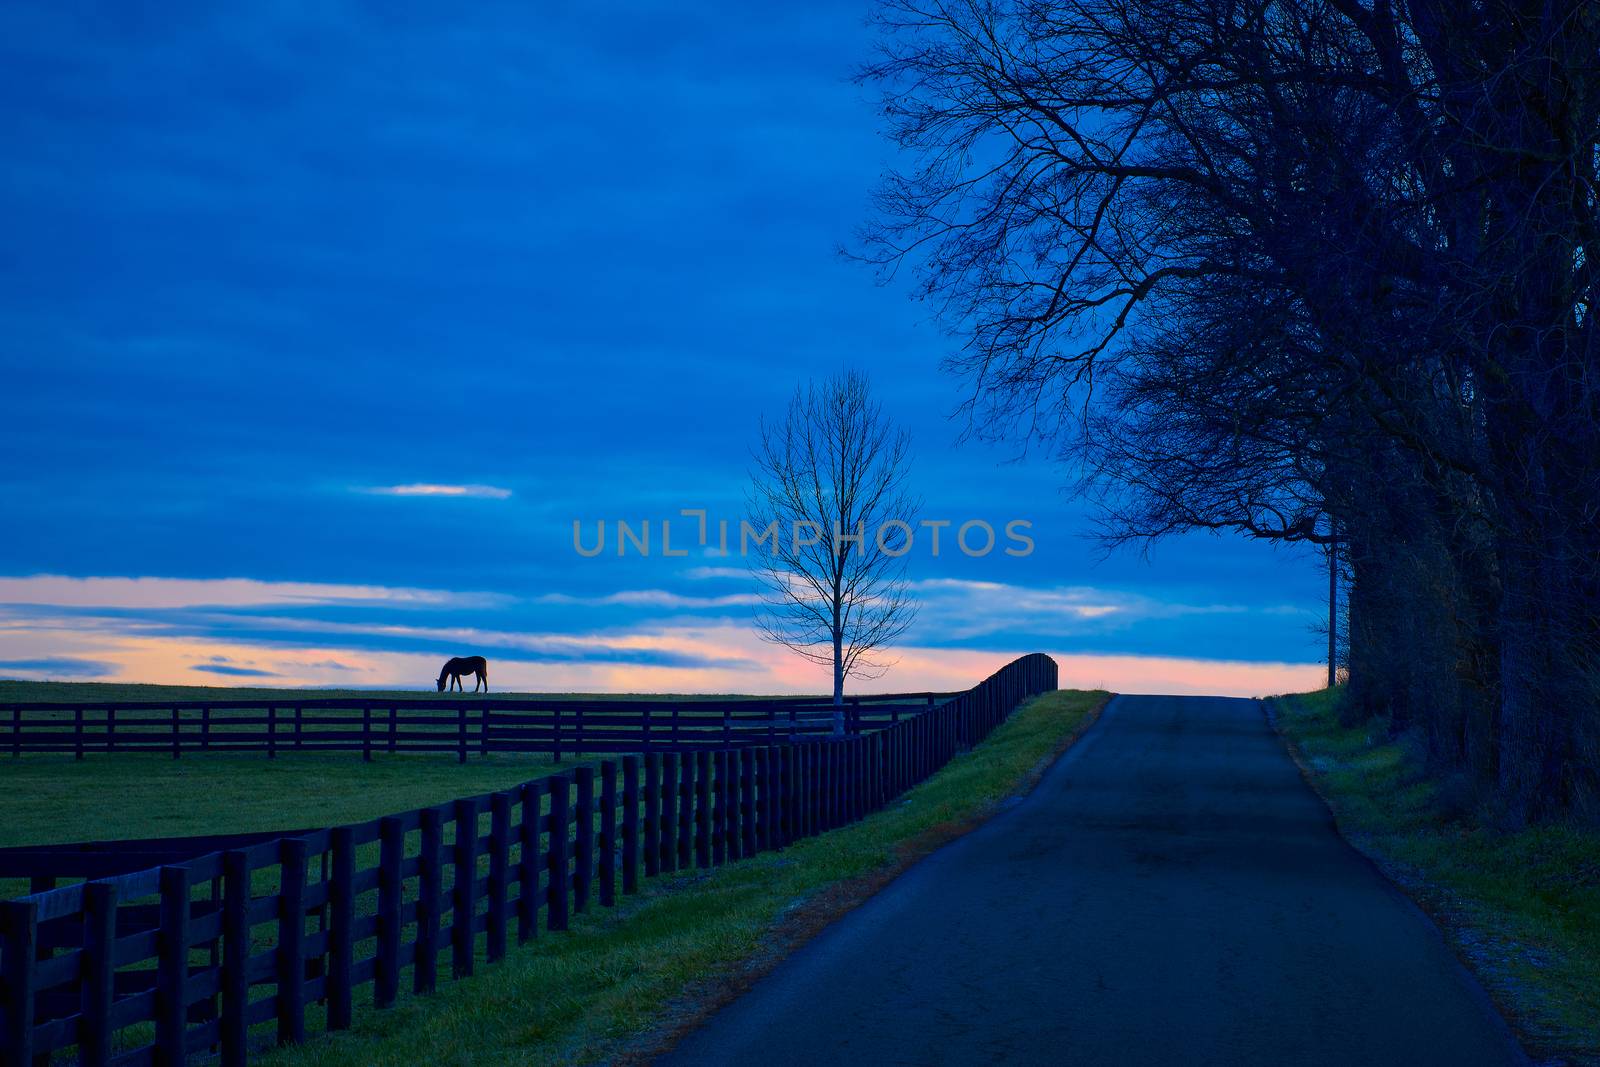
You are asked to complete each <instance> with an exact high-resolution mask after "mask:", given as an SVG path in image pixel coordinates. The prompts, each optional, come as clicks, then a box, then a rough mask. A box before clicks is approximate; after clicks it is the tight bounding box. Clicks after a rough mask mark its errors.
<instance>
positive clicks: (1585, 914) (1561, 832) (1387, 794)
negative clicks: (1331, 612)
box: [1277, 690, 1600, 1067]
mask: <svg viewBox="0 0 1600 1067" xmlns="http://www.w3.org/2000/svg"><path fill="white" fill-rule="evenodd" d="M1336 700H1337V692H1336V691H1335V690H1323V691H1322V692H1319V693H1312V694H1309V695H1305V696H1295V697H1287V698H1284V699H1283V700H1282V701H1280V702H1279V713H1278V716H1277V722H1278V725H1279V727H1280V729H1281V730H1282V731H1283V733H1284V734H1285V736H1286V737H1287V738H1288V740H1289V741H1290V744H1291V746H1292V747H1293V748H1294V749H1295V751H1296V755H1297V757H1298V758H1299V760H1300V762H1301V765H1302V767H1304V768H1306V770H1307V772H1308V776H1309V777H1310V779H1311V781H1312V784H1313V785H1315V786H1316V787H1317V789H1318V791H1319V792H1321V793H1322V795H1323V796H1324V797H1325V798H1327V800H1328V803H1329V805H1330V806H1331V807H1332V808H1333V811H1334V814H1335V816H1336V817H1337V819H1338V822H1339V828H1340V830H1341V831H1342V832H1343V833H1344V834H1345V836H1346V837H1347V838H1348V839H1349V840H1350V841H1351V843H1353V844H1354V845H1356V846H1357V847H1358V848H1360V849H1361V850H1362V851H1364V852H1366V853H1367V854H1368V855H1369V856H1371V857H1372V858H1373V859H1374V860H1375V861H1376V862H1378V864H1379V865H1380V866H1381V867H1383V868H1384V870H1385V871H1386V873H1388V874H1389V875H1390V877H1392V878H1394V879H1395V880H1396V881H1397V882H1399V883H1400V884H1401V885H1402V886H1404V887H1405V888H1406V890H1407V891H1408V892H1410V893H1411V895H1412V896H1413V897H1414V898H1415V899H1416V900H1417V901H1418V902H1419V903H1420V904H1422V906H1423V907H1424V908H1425V909H1426V910H1427V911H1429V912H1430V913H1431V914H1433V915H1434V916H1435V918H1436V919H1438V920H1439V921H1440V924H1441V925H1442V926H1443V927H1444V928H1445V929H1446V930H1447V931H1448V934H1449V936H1450V938H1451V941H1452V943H1453V945H1454V947H1455V949H1456V951H1457V953H1458V955H1460V956H1461V957H1462V958H1463V959H1464V960H1465V961H1466V962H1467V963H1468V964H1469V965H1470V966H1471V967H1472V969H1473V970H1474V971H1475V972H1476V973H1477V974H1478V976H1479V978H1480V979H1481V980H1482V981H1483V983H1484V985H1485V986H1486V987H1488V989H1489V990H1490V992H1491V993H1492V995H1493V996H1494V998H1495V1000H1496V1001H1497V1002H1498V1003H1499V1004H1500V1006H1501V1007H1502V1009H1503V1010H1505V1011H1506V1012H1507V1013H1508V1014H1510V1015H1511V1016H1513V1017H1514V1019H1515V1020H1516V1022H1517V1024H1518V1030H1519V1032H1520V1033H1521V1034H1522V1036H1523V1038H1524V1041H1525V1043H1526V1044H1528V1045H1529V1046H1530V1051H1533V1052H1535V1053H1537V1054H1538V1055H1539V1056H1541V1057H1547V1058H1549V1059H1550V1060H1551V1062H1564V1063H1569V1064H1585V1065H1591V1067H1600V833H1597V832H1595V831H1594V830H1592V829H1590V830H1586V829H1579V828H1576V827H1570V826H1540V827H1534V828H1528V829H1522V830H1517V831H1506V830H1500V829H1496V828H1493V827H1491V826H1485V825H1480V824H1478V823H1477V822H1475V821H1474V820H1473V819H1471V818H1470V817H1465V816H1461V815H1459V814H1457V813H1453V812H1450V811H1448V810H1447V806H1446V805H1445V804H1443V803H1441V798H1440V790H1439V785H1438V783H1437V782H1436V781H1434V780H1432V779H1430V778H1429V777H1428V776H1427V775H1426V774H1425V773H1424V770H1423V767H1422V763H1421V761H1420V759H1419V758H1418V757H1417V756H1416V755H1415V754H1414V753H1413V752H1411V751H1410V750H1409V749H1408V748H1407V746H1406V745H1405V744H1404V743H1402V742H1399V741H1391V740H1388V739H1386V738H1384V737H1383V736H1381V733H1379V732H1376V731H1381V727H1376V726H1375V727H1373V728H1372V730H1373V731H1375V732H1371V733H1369V730H1368V728H1366V727H1360V728H1355V729H1349V728H1344V727H1341V726H1340V725H1339V722H1338V716H1337V707H1336Z"/></svg>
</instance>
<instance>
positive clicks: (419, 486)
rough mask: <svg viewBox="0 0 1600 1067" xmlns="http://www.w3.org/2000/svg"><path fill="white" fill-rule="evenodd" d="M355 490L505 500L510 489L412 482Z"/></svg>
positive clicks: (381, 493)
mask: <svg viewBox="0 0 1600 1067" xmlns="http://www.w3.org/2000/svg"><path fill="white" fill-rule="evenodd" d="M356 492H358V493H367V494H370V495H372V496H448V497H475V498H478V499H483V500H505V499H507V498H508V497H510V496H511V490H509V489H505V488H502V487H500V486H498V485H439V484H435V483H432V482H414V483H412V484H410V485H368V486H361V487H359V488H358V489H357V490H356Z"/></svg>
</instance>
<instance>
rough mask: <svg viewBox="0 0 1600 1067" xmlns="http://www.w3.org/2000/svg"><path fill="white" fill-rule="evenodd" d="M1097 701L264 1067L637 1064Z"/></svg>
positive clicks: (880, 877) (942, 832) (1029, 718)
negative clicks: (854, 813) (887, 798)
mask: <svg viewBox="0 0 1600 1067" xmlns="http://www.w3.org/2000/svg"><path fill="white" fill-rule="evenodd" d="M1105 699H1106V694H1104V693H1099V692H1075V691H1061V692H1057V693H1052V694H1049V695H1047V696H1044V697H1041V698H1039V699H1037V700H1034V701H1032V702H1030V703H1029V704H1028V705H1027V706H1026V707H1024V708H1022V709H1021V710H1019V711H1018V712H1017V713H1016V714H1014V715H1013V716H1012V717H1011V719H1010V720H1009V721H1007V722H1006V723H1005V724H1004V725H1002V726H1001V727H1000V728H999V729H997V730H996V731H995V732H994V734H993V735H991V737H990V738H989V740H987V741H986V742H985V743H984V744H982V745H981V746H979V747H978V748H977V749H975V750H973V751H972V752H969V753H967V754H965V755H963V756H960V757H958V758H957V759H956V760H954V761H953V762H952V763H951V764H950V765H949V766H948V767H946V768H945V769H944V770H943V771H941V772H940V773H939V774H937V775H935V776H934V777H933V778H932V779H930V780H929V781H927V782H925V783H923V784H922V785H921V786H919V787H917V788H916V789H914V790H912V791H911V792H910V793H908V794H907V795H906V796H905V797H903V798H901V799H900V800H899V801H897V802H896V803H895V804H893V805H892V806H890V807H889V808H887V809H885V810H884V811H881V812H878V813H877V814H875V815H873V816H871V817H869V818H867V819H865V820H863V821H862V822H860V823H857V824H855V825H854V826H849V827H846V828H843V829H840V830H836V831H834V832H832V833H829V834H826V835H824V836H823V837H820V838H812V839H810V840H807V841H803V842H800V843H799V844H796V845H794V846H792V847H790V848H788V849H786V850H784V851H783V852H780V853H770V854H766V855H762V856H759V857H756V858H755V859H752V860H747V861H744V862H741V863H735V864H730V865H728V866H726V867H722V868H719V869H717V870H714V871H710V872H691V873H687V874H680V875H677V876H669V877H664V878H659V879H652V880H649V881H646V882H645V883H644V885H643V889H642V892H641V893H640V894H639V895H638V896H636V897H632V898H628V899H626V900H624V901H623V902H622V903H620V904H619V906H618V907H616V908H615V909H611V910H602V909H596V910H593V911H591V912H590V913H588V914H586V915H583V916H577V917H575V918H574V921H573V924H572V929H571V930H570V931H568V932H566V933H564V934H541V935H540V938H539V940H538V941H537V942H536V943H535V944H533V945H530V946H528V947H526V948H524V949H521V950H518V951H515V952H513V953H512V954H511V955H510V956H509V957H508V958H507V959H506V961H505V962H503V963H501V964H499V965H497V966H495V967H491V968H486V969H484V970H483V972H482V973H480V974H479V975H478V976H477V977H475V978H472V979H468V980H465V981H461V982H451V983H448V984H446V985H444V986H443V987H441V990H440V992H439V993H438V994H436V995H435V996H432V997H427V998H408V999H403V1000H402V1001H401V1003H400V1004H399V1005H397V1006H396V1007H395V1008H393V1009H390V1010H388V1011H384V1012H375V1011H371V1010H364V1011H359V1012H358V1014H357V1018H356V1026H355V1028H354V1029H352V1030H350V1031H348V1032H346V1033H342V1034H337V1035H324V1036H321V1037H318V1038H315V1039H313V1040H312V1041H310V1042H308V1043H307V1044H305V1045H301V1046H299V1047H296V1048H289V1049H282V1050H278V1051H277V1052H275V1053H274V1054H272V1055H270V1056H268V1057H267V1058H266V1059H264V1060H263V1062H264V1063H267V1064H271V1065H274V1067H324V1065H332V1064H351V1063H359V1064H374V1065H376V1064H407V1065H409V1064H412V1063H430V1064H434V1065H445V1064H473V1065H481V1064H498V1063H518V1064H540V1063H572V1062H580V1063H586V1062H597V1061H601V1060H608V1059H615V1058H618V1057H628V1056H634V1057H639V1056H643V1055H646V1054H648V1053H649V1051H650V1050H651V1049H653V1048H655V1047H657V1046H659V1045H660V1044H661V1043H663V1042H665V1041H667V1040H670V1038H671V1036H672V1035H673V1034H674V1033H675V1032H677V1031H679V1030H681V1029H683V1028H686V1027H688V1026H690V1025H692V1024H693V1023H694V1022H695V1020H697V1019H698V1018H700V1017H702V1016H703V1014H704V1013H706V1012H707V1011H709V1010H710V1009H711V1008H713V1007H715V1006H716V1005H717V1004H718V1003H720V1002H722V1001H723V1000H725V999H727V998H728V997H730V996H732V995H734V994H736V993H737V992H738V990H739V989H741V988H743V987H744V985H746V984H748V982H749V981H751V980H753V979H754V977H756V976H758V975H759V974H760V973H762V972H763V971H764V970H765V969H766V967H768V966H770V965H771V964H772V963H774V962H776V960H777V959H778V958H781V956H782V955H783V953H784V952H785V951H786V950H787V949H788V948H790V947H792V946H793V945H795V944H798V943H799V942H801V941H803V940H804V939H805V938H806V937H807V936H809V934H810V933H812V932H814V931H815V930H817V929H819V928H820V927H821V926H822V925H824V924H825V923H826V922H828V921H830V920H831V919H832V918H833V917H835V916H837V915H838V914H841V913H843V912H844V911H846V910H848V909H849V908H850V907H852V906H853V905H854V904H856V903H858V902H859V901H860V900H862V899H864V898H865V897H866V896H868V895H870V894H871V893H872V892H873V891H874V890H876V889H877V888H878V887H879V886H881V885H882V884H884V883H885V882H886V881H888V880H889V879H890V878H892V877H893V876H894V874H896V873H898V871H900V870H902V869H904V867H905V866H906V865H908V864H909V863H911V862H913V861H915V860H916V859H917V858H919V857H920V856H923V855H926V854H927V853H928V852H930V851H932V850H933V849H934V848H937V847H938V846H939V845H940V844H943V843H944V842H946V841H948V840H950V839H951V838H953V837H955V836H957V835H959V834H960V833H962V832H963V831H964V830H965V829H967V828H969V827H970V826H971V825H973V824H974V823H975V822H977V821H979V820H981V819H982V818H983V817H984V816H985V815H987V814H988V813H990V812H991V811H992V810H993V809H994V808H995V806H996V805H997V804H998V803H999V802H1000V801H1001V800H1003V799H1004V798H1005V797H1007V796H1009V795H1011V794H1012V793H1014V792H1016V791H1017V790H1019V789H1020V788H1025V787H1027V786H1029V785H1031V783H1032V782H1033V781H1034V780H1036V777H1037V775H1038V774H1039V773H1041V772H1042V769H1043V767H1044V766H1045V765H1046V763H1047V762H1048V761H1049V759H1050V758H1051V757H1053V756H1054V755H1055V754H1057V753H1059V752H1060V751H1061V750H1063V749H1064V748H1065V747H1066V746H1067V745H1068V744H1070V743H1071V741H1072V740H1073V739H1075V738H1076V737H1077V736H1078V734H1079V733H1080V732H1081V731H1082V729H1083V728H1084V727H1085V726H1086V725H1087V724H1088V723H1089V722H1090V721H1091V720H1092V718H1093V714H1094V713H1095V712H1096V711H1097V710H1098V709H1099V708H1100V707H1101V706H1102V705H1103V704H1104V702H1105Z"/></svg>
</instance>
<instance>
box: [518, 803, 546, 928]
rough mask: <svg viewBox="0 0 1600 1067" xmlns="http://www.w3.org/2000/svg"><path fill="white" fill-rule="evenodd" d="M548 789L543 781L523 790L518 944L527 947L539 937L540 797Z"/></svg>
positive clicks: (541, 857)
mask: <svg viewBox="0 0 1600 1067" xmlns="http://www.w3.org/2000/svg"><path fill="white" fill-rule="evenodd" d="M545 788H546V786H545V783H544V782H543V781H542V780H536V781H532V782H525V783H524V784H523V786H522V837H521V840H522V855H520V856H519V857H518V858H517V878H518V881H519V882H520V883H521V888H520V889H518V891H517V943H518V944H526V943H528V942H529V941H531V940H533V939H534V938H535V937H537V936H538V935H539V873H540V872H541V871H542V870H543V869H544V867H543V864H542V862H541V860H542V859H543V853H542V851H541V849H540V844H539V842H540V837H541V834H542V831H541V830H540V828H539V822H540V815H541V812H540V811H539V809H540V808H541V807H542V806H543V803H542V802H541V801H540V799H539V798H540V797H541V796H543V795H544V790H545Z"/></svg>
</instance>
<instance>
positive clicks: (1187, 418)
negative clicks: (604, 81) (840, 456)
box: [862, 0, 1600, 819]
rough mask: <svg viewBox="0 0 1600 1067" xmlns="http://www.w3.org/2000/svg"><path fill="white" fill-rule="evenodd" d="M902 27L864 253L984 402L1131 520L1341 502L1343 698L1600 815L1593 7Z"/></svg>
mask: <svg viewBox="0 0 1600 1067" xmlns="http://www.w3.org/2000/svg"><path fill="white" fill-rule="evenodd" d="M878 24H879V26H880V28H881V30H882V31H883V34H882V46H881V53H880V56H879V58H878V59H877V60H876V61H875V62H873V63H872V64H871V65H870V66H868V67H867V68H865V69H864V70H863V72H862V75H863V80H865V81H867V82H869V83H872V84H875V85H878V86H879V87H881V88H882V89H883V91H884V111H885V115H886V118H887V122H888V125H889V133H890V135H891V137H892V138H893V139H894V141H895V142H896V144H897V145H898V147H900V148H901V149H902V150H903V155H902V159H904V160H906V161H907V162H906V165H905V166H903V167H902V169H900V170H899V171H898V172H896V173H893V174H891V175H889V176H888V177H887V178H886V180H885V182H884V184H883V186H882V187H881V188H880V190H879V193H878V198H877V209H878V210H877V211H876V212H875V217H874V220H873V222H872V223H871V225H869V227H868V230H867V233H866V237H867V242H866V244H867V249H868V256H869V258H871V259H874V260H876V261H877V262H878V263H879V264H881V265H882V266H883V267H884V268H885V269H886V270H888V271H895V270H899V269H900V268H902V267H909V268H911V269H912V270H913V271H914V272H915V276H916V277H917V279H918V282H919V288H920V290H921V293H922V295H923V296H924V297H926V298H928V299H929V300H931V301H932V302H933V303H934V304H935V306H936V307H937V308H938V309H939V311H940V313H941V314H942V317H943V318H944V320H945V321H946V322H947V323H948V324H949V326H950V327H951V329H952V332H953V333H955V335H956V336H957V337H958V338H959V339H960V342H961V345H960V347H959V348H958V349H957V351H956V352H955V353H954V354H953V355H952V357H951V359H950V363H951V365H952V366H953V368H954V369H956V370H958V371H960V372H963V373H964V374H965V375H966V376H967V377H968V380H969V381H970V382H971V384H972V393H971V398H970V401H969V411H970V413H971V415H972V421H973V426H974V429H975V430H976V431H977V432H978V433H981V434H993V435H996V436H1031V437H1035V438H1038V437H1049V438H1053V439H1054V440H1056V441H1058V442H1065V443H1066V445H1067V448H1068V451H1069V452H1070V453H1072V454H1073V458H1075V459H1078V460H1080V461H1081V464H1082V466H1083V467H1085V468H1086V469H1087V471H1088V473H1089V475H1090V476H1091V477H1096V478H1099V479H1101V480H1102V482H1103V484H1104V486H1105V488H1104V491H1103V495H1102V501H1101V502H1102V503H1103V504H1105V505H1106V515H1107V519H1108V527H1109V529H1110V534H1111V537H1112V539H1113V540H1139V539H1144V538H1149V537H1159V536H1163V535H1165V534H1168V533H1173V532H1179V531H1182V530H1189V529H1227V530H1238V531H1242V532H1245V533H1247V534H1249V535H1251V536H1255V537H1262V538H1267V539H1271V540H1275V541H1310V542H1316V541H1317V540H1318V539H1319V537H1321V538H1325V536H1326V535H1323V534H1319V533H1318V531H1319V530H1326V529H1329V525H1328V524H1329V523H1330V522H1331V523H1332V524H1333V526H1334V527H1336V528H1337V529H1338V531H1339V552H1340V555H1341V556H1342V557H1343V559H1344V560H1345V561H1346V563H1347V564H1348V567H1349V572H1350V574H1351V576H1352V579H1351V591H1350V600H1349V604H1350V609H1349V610H1350V619H1349V633H1350V642H1351V643H1350V679H1351V683H1352V685H1351V692H1354V693H1360V692H1365V693H1366V694H1367V697H1366V698H1365V699H1366V700H1367V706H1368V707H1369V708H1370V709H1371V711H1372V713H1373V714H1381V715H1383V716H1384V717H1386V718H1387V719H1388V722H1389V724H1390V726H1391V728H1392V729H1394V730H1396V731H1400V730H1406V731H1415V732H1419V733H1422V734H1423V735H1424V736H1425V737H1426V738H1427V740H1428V745H1429V750H1430V752H1431V753H1432V754H1433V756H1434V758H1435V759H1436V760H1437V761H1438V762H1439V763H1441V764H1442V765H1444V766H1445V767H1451V766H1455V767H1461V766H1464V765H1466V766H1470V767H1471V769H1472V770H1473V773H1474V774H1475V775H1476V776H1477V777H1478V778H1479V780H1480V781H1481V782H1482V784H1484V785H1485V786H1486V787H1488V790H1489V791H1492V793H1493V794H1494V799H1496V800H1497V801H1499V802H1500V803H1502V804H1503V805H1504V807H1505V809H1506V811H1507V813H1508V814H1509V815H1511V816H1513V817H1537V816H1540V815H1544V814H1551V815H1559V814H1565V813H1578V814H1580V815H1584V816H1586V817H1588V818H1591V819H1600V701H1597V699H1596V694H1600V521H1597V517H1600V372H1597V367H1600V324H1597V323H1596V319H1595V316H1594V314H1593V308H1594V307H1595V305H1596V303H1597V302H1600V267H1597V266H1596V265H1597V263H1600V194H1597V192H1596V190H1597V188H1600V177H1597V172H1600V64H1596V63H1595V60H1594V57H1595V56H1596V55H1597V54H1600V18H1596V17H1595V6H1594V5H1593V4H1592V3H1586V2H1584V0H1550V2H1549V3H1545V4H1540V5H1532V6H1526V5H1518V4H1515V3H1511V2H1510V0H1460V2H1448V3H1446V2H1437V0H1238V2H1227V3H1222V2H1218V0H881V2H880V4H879V8H878ZM1319 520H1320V521H1319ZM1349 695H1350V694H1349V693H1347V698H1348V697H1349Z"/></svg>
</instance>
